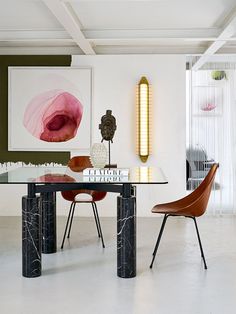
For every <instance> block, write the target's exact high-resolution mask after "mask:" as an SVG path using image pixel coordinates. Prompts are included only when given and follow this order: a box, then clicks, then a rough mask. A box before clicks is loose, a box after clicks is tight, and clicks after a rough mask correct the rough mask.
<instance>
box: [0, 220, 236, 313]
mask: <svg viewBox="0 0 236 314" xmlns="http://www.w3.org/2000/svg"><path fill="white" fill-rule="evenodd" d="M64 223H65V218H63V217H60V218H59V219H58V244H59V241H60V240H61V237H62V232H63V228H64ZM160 224H161V219H160V218H156V217H155V218H153V219H151V218H140V219H139V220H138V224H137V229H138V238H137V247H138V251H137V261H138V262H137V277H136V278H133V279H120V278H118V277H116V236H115V233H116V222H115V219H111V218H103V219H102V227H103V233H104V238H105V243H106V248H105V249H104V250H103V249H102V247H101V243H100V241H99V240H98V238H97V236H96V230H95V225H94V221H93V220H92V219H90V218H75V221H74V225H73V229H72V238H71V240H70V242H68V241H66V243H65V248H64V250H63V251H60V249H58V252H57V253H56V254H50V255H43V274H42V276H41V277H38V278H34V279H26V278H23V277H22V276H21V226H20V225H21V223H20V218H16V217H0V313H1V314H11V313H14V314H38V313H40V314H41V313H43V314H55V313H56V314H71V313H76V314H77V313H79V314H90V313H91V314H92V313H93V314H94V313H96V314H97V313H98V314H100V313H103V314H112V313H119V314H120V313H124V314H126V313H127V314H154V313H155V314H185V313H186V314H198V313H199V314H223V313H224V314H231V313H232V314H235V313H236V218H234V217H221V218H220V217H203V218H200V219H199V229H200V232H201V235H202V242H203V245H204V249H205V254H206V258H207V262H208V267H209V268H208V270H207V271H206V270H205V269H204V268H203V263H202V261H201V258H200V253H199V247H198V244H197V238H196V234H195V229H194V225H193V221H192V220H187V219H183V218H178V219H176V218H170V220H169V221H168V222H167V227H166V229H165V231H164V235H163V241H162V242H161V246H160V250H159V252H158V256H157V259H156V262H155V264H154V267H153V269H152V270H150V269H149V263H150V259H151V253H152V249H153V246H154V242H155V238H156V235H157V232H158V231H159V227H160ZM58 246H59V245H58Z"/></svg>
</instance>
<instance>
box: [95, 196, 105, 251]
mask: <svg viewBox="0 0 236 314" xmlns="http://www.w3.org/2000/svg"><path fill="white" fill-rule="evenodd" d="M94 211H95V214H96V217H97V223H98V229H99V232H100V235H101V240H102V247H103V248H105V244H104V240H103V235H102V228H101V224H100V219H99V216H98V210H97V204H96V203H95V202H94Z"/></svg>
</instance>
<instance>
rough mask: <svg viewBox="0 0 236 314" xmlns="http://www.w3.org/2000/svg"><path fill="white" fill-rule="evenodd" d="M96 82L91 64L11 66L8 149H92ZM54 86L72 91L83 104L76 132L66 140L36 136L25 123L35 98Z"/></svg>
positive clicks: (82, 151) (9, 75)
mask: <svg viewBox="0 0 236 314" xmlns="http://www.w3.org/2000/svg"><path fill="white" fill-rule="evenodd" d="M92 82H93V81H92V68H91V67H21V66H19V67H8V150H9V151H75V150H76V151H78V152H79V153H80V154H87V153H89V151H90V147H91V143H92V89H93V88H92ZM54 90H63V91H66V92H68V93H70V94H72V95H73V96H74V97H76V98H77V99H78V100H79V101H80V102H81V104H82V106H83V114H82V119H81V122H80V125H79V127H78V130H77V132H76V135H75V136H74V137H73V138H72V139H69V140H66V141H63V142H47V141H44V140H41V139H39V138H36V137H35V136H33V135H32V134H31V133H30V132H29V130H27V128H26V127H25V126H24V124H23V119H24V113H25V110H27V109H26V108H27V106H28V105H29V103H30V102H31V101H32V99H34V98H35V97H37V95H41V94H42V93H44V92H47V91H54ZM35 123H37V121H35Z"/></svg>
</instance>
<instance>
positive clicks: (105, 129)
mask: <svg viewBox="0 0 236 314" xmlns="http://www.w3.org/2000/svg"><path fill="white" fill-rule="evenodd" d="M116 128H117V126H116V118H115V117H114V116H113V115H112V111H111V110H107V111H106V114H105V115H103V116H102V118H101V124H99V129H100V130H101V134H102V142H103V141H104V140H105V141H108V152H109V153H108V156H109V157H108V165H107V168H116V167H117V165H115V164H113V165H112V164H111V143H113V137H114V134H115V131H116Z"/></svg>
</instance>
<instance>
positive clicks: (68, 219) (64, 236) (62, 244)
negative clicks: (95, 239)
mask: <svg viewBox="0 0 236 314" xmlns="http://www.w3.org/2000/svg"><path fill="white" fill-rule="evenodd" d="M73 205H74V202H72V203H71V205H70V211H69V215H68V218H67V221H66V228H65V232H64V235H63V240H62V243H61V249H63V246H64V242H65V238H66V233H67V228H68V224H69V221H70V215H71V211H72V207H73Z"/></svg>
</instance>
